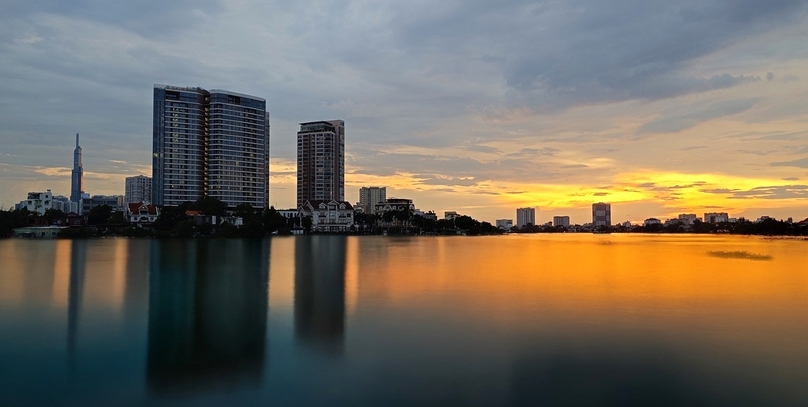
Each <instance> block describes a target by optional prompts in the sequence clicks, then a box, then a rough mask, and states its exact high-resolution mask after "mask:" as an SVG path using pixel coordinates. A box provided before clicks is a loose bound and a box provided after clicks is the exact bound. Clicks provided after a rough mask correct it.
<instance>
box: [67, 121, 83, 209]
mask: <svg viewBox="0 0 808 407" xmlns="http://www.w3.org/2000/svg"><path fill="white" fill-rule="evenodd" d="M83 192H84V167H83V166H82V164H81V147H80V146H79V133H76V149H75V150H73V171H72V172H71V174H70V201H71V202H76V203H79V201H81V194H82V193H83Z"/></svg>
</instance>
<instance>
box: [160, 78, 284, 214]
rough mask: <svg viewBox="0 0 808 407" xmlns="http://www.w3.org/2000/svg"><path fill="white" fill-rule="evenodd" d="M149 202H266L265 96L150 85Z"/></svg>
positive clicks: (261, 205)
mask: <svg viewBox="0 0 808 407" xmlns="http://www.w3.org/2000/svg"><path fill="white" fill-rule="evenodd" d="M153 150H154V154H153V157H152V171H153V174H152V175H153V176H152V200H153V203H154V204H157V205H169V206H176V205H180V204H182V203H183V202H186V201H191V202H193V201H196V200H198V199H200V198H202V197H212V198H216V199H219V200H221V201H223V202H225V203H226V204H227V206H229V207H235V206H237V205H239V204H245V203H246V204H250V205H252V207H253V208H265V207H266V206H267V205H268V204H269V115H268V114H267V112H266V100H264V99H262V98H259V97H255V96H250V95H244V94H241V93H236V92H230V91H226V90H218V89H213V90H210V91H207V90H205V89H202V88H194V87H179V86H166V85H154V131H153Z"/></svg>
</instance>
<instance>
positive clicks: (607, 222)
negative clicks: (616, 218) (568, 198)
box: [592, 202, 612, 227]
mask: <svg viewBox="0 0 808 407" xmlns="http://www.w3.org/2000/svg"><path fill="white" fill-rule="evenodd" d="M592 225H594V226H595V227H600V226H606V227H611V226H612V204H608V203H603V202H598V203H594V204H592Z"/></svg>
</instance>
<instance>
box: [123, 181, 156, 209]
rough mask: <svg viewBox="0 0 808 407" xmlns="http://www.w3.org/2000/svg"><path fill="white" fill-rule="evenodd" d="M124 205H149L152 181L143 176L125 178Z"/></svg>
mask: <svg viewBox="0 0 808 407" xmlns="http://www.w3.org/2000/svg"><path fill="white" fill-rule="evenodd" d="M124 196H125V198H124V203H127V204H130V203H141V202H142V203H147V204H148V203H151V201H152V198H151V197H152V179H151V177H147V176H145V175H138V176H136V177H127V178H126V194H125V195H124Z"/></svg>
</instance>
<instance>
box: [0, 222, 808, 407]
mask: <svg viewBox="0 0 808 407" xmlns="http://www.w3.org/2000/svg"><path fill="white" fill-rule="evenodd" d="M806 260H808V242H806V241H795V240H764V239H759V238H749V237H715V236H642V235H534V236H502V237H477V238H471V237H469V238H464V237H447V238H440V237H429V238H394V237H337V236H315V237H303V236H299V237H281V238H273V239H266V240H263V241H250V240H187V241H170V240H161V241H158V240H127V239H105V240H87V241H81V240H76V241H68V240H58V241H31V240H2V241H0V405H3V406H15V405H76V406H92V405H134V406H139V405H262V406H263V405H302V406H317V405H382V406H394V405H400V406H409V405H418V404H420V405H479V406H499V405H551V406H552V405H615V406H618V405H619V406H625V405H637V406H640V405H642V406H648V405H657V406H665V405H710V406H714V405H727V406H738V405H767V406H805V405H808V261H806Z"/></svg>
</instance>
